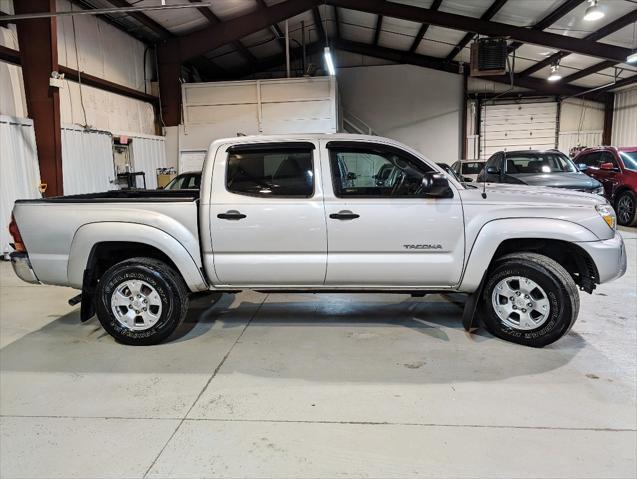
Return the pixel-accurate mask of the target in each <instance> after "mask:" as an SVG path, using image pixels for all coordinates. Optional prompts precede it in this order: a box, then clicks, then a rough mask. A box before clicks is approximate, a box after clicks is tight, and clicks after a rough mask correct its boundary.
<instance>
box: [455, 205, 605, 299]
mask: <svg viewBox="0 0 637 479" xmlns="http://www.w3.org/2000/svg"><path fill="white" fill-rule="evenodd" d="M516 238H520V239H522V238H525V239H529V238H531V239H533V238H537V239H538V240H540V239H553V240H562V241H568V242H572V243H574V242H581V241H598V240H599V238H598V237H597V236H595V235H594V234H593V232H591V231H590V230H588V229H586V228H585V227H583V226H581V225H579V224H577V223H572V222H570V221H566V220H560V219H553V218H506V219H500V220H493V221H490V222H488V223H486V224H485V225H483V226H482V228H481V229H480V231H479V232H478V234H477V235H476V239H475V240H474V241H473V243H472V244H471V245H467V251H468V252H469V253H468V255H467V261H466V266H465V270H464V272H463V275H462V279H461V280H460V286H459V287H458V291H461V292H465V293H472V292H474V291H475V290H476V289H477V288H478V286H479V284H480V281H482V277H483V276H484V273H485V272H486V271H487V269H488V267H489V264H490V263H491V260H492V259H493V255H494V254H495V252H496V250H497V249H498V247H499V246H500V244H502V242H503V241H505V240H508V239H516Z"/></svg>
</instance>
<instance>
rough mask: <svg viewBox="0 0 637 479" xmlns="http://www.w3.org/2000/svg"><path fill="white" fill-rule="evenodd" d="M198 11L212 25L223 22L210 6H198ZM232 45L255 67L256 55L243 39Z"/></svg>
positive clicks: (196, 0) (198, 1) (198, 0)
mask: <svg viewBox="0 0 637 479" xmlns="http://www.w3.org/2000/svg"><path fill="white" fill-rule="evenodd" d="M189 1H190V3H201V0H189ZM197 11H199V13H201V14H202V15H203V16H204V17H206V19H207V20H208V23H210V24H211V25H217V24H218V23H220V22H221V20H220V19H219V17H217V15H215V14H214V13H213V12H212V10H210V9H209V8H208V7H205V6H201V7H197ZM231 45H232V47H233V48H234V49H235V50H237V51H238V52H239V54H240V55H241V56H242V57H243V59H244V60H245V61H247V62H248V64H249V65H251V66H253V67H254V66H256V64H257V59H256V57H255V56H254V55H253V54H252V52H251V51H250V50H248V49H247V48H246V47H245V46H244V45H243V43H241V41H239V40H235V41H234V42H232V43H231Z"/></svg>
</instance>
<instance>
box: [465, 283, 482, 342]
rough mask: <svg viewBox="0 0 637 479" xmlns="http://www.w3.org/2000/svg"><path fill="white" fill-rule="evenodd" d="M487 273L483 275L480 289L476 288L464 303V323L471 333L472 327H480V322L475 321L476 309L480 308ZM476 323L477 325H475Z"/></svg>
mask: <svg viewBox="0 0 637 479" xmlns="http://www.w3.org/2000/svg"><path fill="white" fill-rule="evenodd" d="M486 278H487V274H486V273H485V274H484V275H483V276H482V280H481V281H480V284H479V285H478V289H476V290H475V291H474V292H473V293H471V294H470V295H469V297H468V298H467V301H466V303H465V304H464V310H463V311H462V325H463V326H464V329H465V330H466V331H468V332H469V333H471V332H472V329H477V328H478V324H479V323H478V322H477V321H475V322H474V318H475V316H476V310H477V309H478V303H479V302H480V297H481V296H482V290H483V289H484V283H485V282H486ZM474 323H475V326H473V325H474Z"/></svg>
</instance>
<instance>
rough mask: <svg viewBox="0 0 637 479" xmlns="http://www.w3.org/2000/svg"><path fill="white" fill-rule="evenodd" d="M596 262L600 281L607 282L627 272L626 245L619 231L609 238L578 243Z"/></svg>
mask: <svg viewBox="0 0 637 479" xmlns="http://www.w3.org/2000/svg"><path fill="white" fill-rule="evenodd" d="M577 244H578V245H579V246H580V247H581V248H582V249H583V250H585V251H586V252H587V253H588V254H589V255H590V257H591V259H592V260H593V261H594V262H595V266H596V267H597V272H598V273H599V282H600V283H606V282H608V281H612V280H614V279H617V278H619V277H620V276H623V275H624V273H625V272H626V265H627V261H626V247H625V246H624V240H623V239H622V236H621V235H620V234H619V233H617V232H616V233H615V236H614V237H613V238H611V239H608V240H602V241H586V242H581V243H577Z"/></svg>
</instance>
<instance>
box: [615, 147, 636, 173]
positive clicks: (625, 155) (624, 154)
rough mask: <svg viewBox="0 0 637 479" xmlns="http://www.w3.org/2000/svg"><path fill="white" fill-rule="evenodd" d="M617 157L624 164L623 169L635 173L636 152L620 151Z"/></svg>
mask: <svg viewBox="0 0 637 479" xmlns="http://www.w3.org/2000/svg"><path fill="white" fill-rule="evenodd" d="M619 156H620V157H621V159H622V161H623V162H624V168H626V169H627V170H634V171H637V151H620V152H619Z"/></svg>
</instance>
